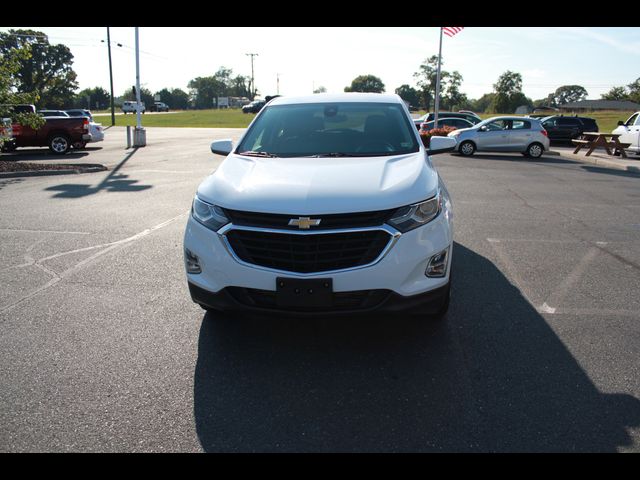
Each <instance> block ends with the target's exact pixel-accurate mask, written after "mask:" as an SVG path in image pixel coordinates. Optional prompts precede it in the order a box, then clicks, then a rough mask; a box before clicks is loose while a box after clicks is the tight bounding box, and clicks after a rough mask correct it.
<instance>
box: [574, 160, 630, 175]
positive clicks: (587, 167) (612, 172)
mask: <svg viewBox="0 0 640 480" xmlns="http://www.w3.org/2000/svg"><path fill="white" fill-rule="evenodd" d="M638 166H639V167H640V162H639V163H638ZM582 169H583V170H586V171H587V172H590V173H604V174H606V175H616V176H618V177H628V178H640V171H639V172H637V173H636V172H632V171H628V170H617V169H614V168H603V167H596V166H590V165H583V166H582Z"/></svg>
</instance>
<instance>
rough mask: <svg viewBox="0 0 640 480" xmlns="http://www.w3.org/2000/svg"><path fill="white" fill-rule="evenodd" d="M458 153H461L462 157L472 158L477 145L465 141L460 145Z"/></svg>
mask: <svg viewBox="0 0 640 480" xmlns="http://www.w3.org/2000/svg"><path fill="white" fill-rule="evenodd" d="M458 152H460V155H463V156H465V157H470V156H471V155H473V154H474V153H476V144H475V143H473V142H472V141H470V140H465V141H464V142H462V143H461V144H460V147H459V148H458Z"/></svg>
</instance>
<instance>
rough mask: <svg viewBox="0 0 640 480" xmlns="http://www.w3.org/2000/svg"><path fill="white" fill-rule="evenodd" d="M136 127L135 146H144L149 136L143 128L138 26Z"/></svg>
mask: <svg viewBox="0 0 640 480" xmlns="http://www.w3.org/2000/svg"><path fill="white" fill-rule="evenodd" d="M136 102H137V105H136V114H137V115H136V117H137V118H136V129H135V131H134V134H133V146H134V147H144V146H145V145H146V144H147V138H146V134H145V131H144V128H142V114H141V113H140V105H141V104H140V42H139V40H138V27H136Z"/></svg>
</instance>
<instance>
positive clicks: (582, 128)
mask: <svg viewBox="0 0 640 480" xmlns="http://www.w3.org/2000/svg"><path fill="white" fill-rule="evenodd" d="M540 121H541V122H542V126H543V127H544V129H545V130H546V131H547V133H548V134H549V140H556V141H557V140H566V141H571V140H574V139H576V138H580V137H581V136H582V134H583V133H584V132H597V131H598V124H597V123H596V121H595V120H594V119H593V118H589V117H578V116H576V117H563V116H562V115H553V116H551V117H545V118H542V119H541V120H540Z"/></svg>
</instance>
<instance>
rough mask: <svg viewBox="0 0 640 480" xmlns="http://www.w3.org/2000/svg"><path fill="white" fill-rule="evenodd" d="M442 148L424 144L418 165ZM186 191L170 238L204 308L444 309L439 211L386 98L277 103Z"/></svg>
mask: <svg viewBox="0 0 640 480" xmlns="http://www.w3.org/2000/svg"><path fill="white" fill-rule="evenodd" d="M454 147H455V140H454V139H450V138H446V137H433V138H431V143H430V149H431V150H430V151H429V153H430V154H434V153H439V152H443V151H450V150H452V149H453V148H454ZM211 150H212V151H213V153H217V154H223V155H228V156H227V158H226V159H225V160H224V161H223V162H222V164H221V165H220V167H219V168H218V169H217V170H216V172H215V173H213V174H212V175H211V176H209V177H207V178H206V179H205V180H204V181H203V182H202V183H201V184H200V186H199V187H198V190H197V193H196V196H195V198H194V200H193V206H192V209H191V215H190V216H189V220H188V223H187V228H186V232H185V236H184V260H185V265H186V271H187V281H188V285H189V290H190V294H191V297H192V299H193V301H194V302H196V303H198V304H200V305H201V306H202V307H203V308H205V309H206V310H243V309H248V310H253V311H259V312H286V313H295V314H318V313H320V314H326V313H352V312H363V311H369V310H374V309H377V310H384V311H389V312H393V311H400V310H406V309H413V310H414V311H415V312H417V313H423V314H430V315H434V316H436V317H441V316H443V315H444V313H445V312H446V311H447V308H448V305H449V294H450V285H451V282H450V270H451V256H452V242H453V230H452V210H451V201H450V199H449V194H448V192H447V189H446V188H445V186H444V183H443V182H442V179H441V178H440V177H439V175H438V173H437V172H436V170H435V168H434V167H433V165H432V163H431V160H430V158H429V155H428V154H427V151H426V150H425V147H424V146H423V144H422V142H421V140H420V137H419V134H418V132H417V130H416V129H415V127H414V126H413V121H412V119H411V116H410V114H409V111H408V110H407V107H406V105H405V104H404V102H403V101H402V100H401V99H400V97H398V96H397V95H381V94H363V93H345V94H338V95H331V94H316V95H313V96H307V97H297V98H286V97H278V98H276V99H273V100H272V101H271V102H269V103H268V104H267V105H266V106H265V107H264V108H263V109H262V110H261V111H260V113H259V114H258V115H257V116H256V118H255V119H254V121H253V122H252V123H251V125H250V126H249V128H248V129H247V131H246V132H245V133H244V135H243V137H242V138H241V139H240V141H239V144H238V145H237V147H235V148H234V146H233V144H232V142H231V141H230V140H221V141H215V142H213V143H212V145H211Z"/></svg>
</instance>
